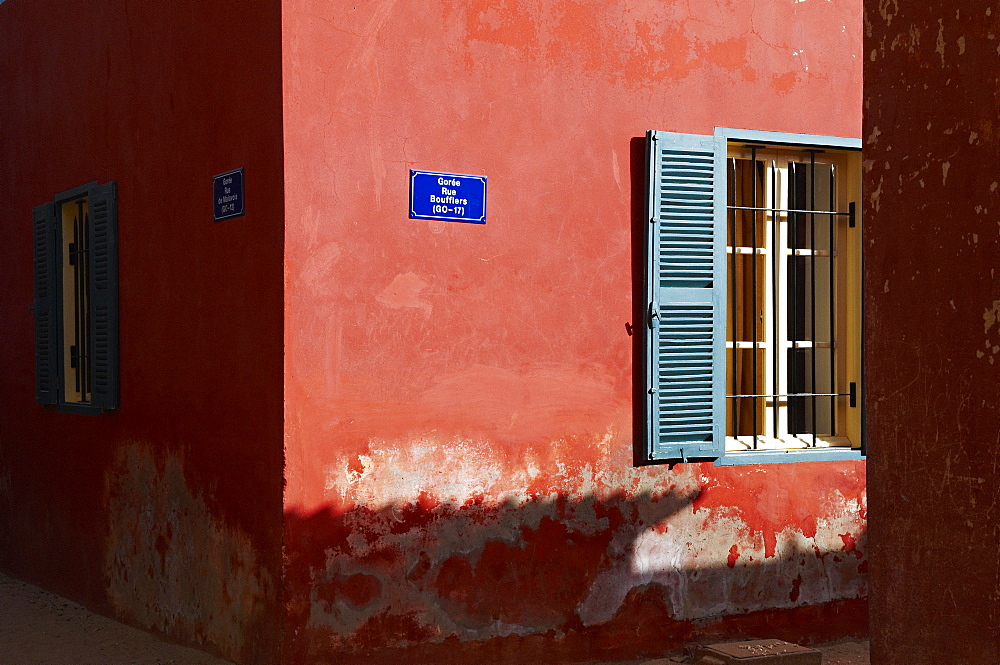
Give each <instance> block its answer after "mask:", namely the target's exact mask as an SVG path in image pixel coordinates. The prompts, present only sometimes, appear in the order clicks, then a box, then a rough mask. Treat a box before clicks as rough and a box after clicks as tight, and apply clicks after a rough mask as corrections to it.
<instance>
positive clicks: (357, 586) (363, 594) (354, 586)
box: [315, 573, 382, 607]
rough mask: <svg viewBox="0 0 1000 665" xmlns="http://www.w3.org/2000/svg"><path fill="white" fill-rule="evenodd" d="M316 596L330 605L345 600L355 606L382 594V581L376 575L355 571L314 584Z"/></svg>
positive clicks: (368, 601)
mask: <svg viewBox="0 0 1000 665" xmlns="http://www.w3.org/2000/svg"><path fill="white" fill-rule="evenodd" d="M315 588H316V595H317V597H318V598H319V599H320V600H322V601H324V602H326V603H329V604H330V605H332V604H334V603H335V602H337V601H338V600H346V601H347V602H348V603H350V604H351V605H354V606H355V607H360V606H362V605H367V604H368V603H370V602H372V601H373V600H375V599H376V598H378V597H379V596H380V595H381V594H382V583H381V582H380V581H379V579H378V578H377V577H374V576H372V575H364V574H362V573H357V574H355V575H351V576H350V577H339V578H337V579H335V580H333V581H331V582H322V583H319V584H316V587H315Z"/></svg>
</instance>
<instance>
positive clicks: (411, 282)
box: [375, 272, 433, 319]
mask: <svg viewBox="0 0 1000 665" xmlns="http://www.w3.org/2000/svg"><path fill="white" fill-rule="evenodd" d="M428 286H429V285H428V284H427V282H425V281H424V280H423V279H422V278H421V277H420V276H419V275H417V274H415V273H412V272H407V273H402V274H399V275H396V277H395V278H394V279H393V280H392V282H391V283H390V284H389V285H388V286H387V287H385V288H384V289H382V291H381V293H379V294H378V295H377V296H375V300H377V301H378V302H380V303H382V304H383V305H388V306H389V307H392V308H393V309H402V308H405V307H412V308H414V309H421V310H423V312H424V318H425V319H426V318H430V315H431V311H432V309H433V308H432V305H431V303H430V301H428V300H424V299H423V298H422V297H421V294H422V293H423V292H424V290H425V289H426V288H427V287H428Z"/></svg>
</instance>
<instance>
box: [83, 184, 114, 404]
mask: <svg viewBox="0 0 1000 665" xmlns="http://www.w3.org/2000/svg"><path fill="white" fill-rule="evenodd" d="M89 201H90V256H89V261H90V264H89V266H88V267H89V279H90V325H91V336H90V349H89V355H90V358H91V372H92V374H91V396H90V402H91V404H92V405H93V406H96V407H98V408H100V409H103V410H108V409H114V408H117V407H118V190H117V186H116V184H115V183H113V182H109V183H105V184H103V185H96V184H95V185H93V186H92V187H91V189H90V191H89Z"/></svg>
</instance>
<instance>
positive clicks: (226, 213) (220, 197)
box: [213, 168, 244, 222]
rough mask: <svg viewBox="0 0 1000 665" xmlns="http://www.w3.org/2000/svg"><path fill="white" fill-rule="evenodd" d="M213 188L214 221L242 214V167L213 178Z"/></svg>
mask: <svg viewBox="0 0 1000 665" xmlns="http://www.w3.org/2000/svg"><path fill="white" fill-rule="evenodd" d="M213 182H214V185H215V186H214V190H215V200H214V202H215V221H217V222H221V221H222V220H224V219H230V218H231V217H242V216H243V203H244V200H243V169H241V168H240V169H236V170H235V171H230V172H229V173H223V174H221V175H217V176H215V178H213Z"/></svg>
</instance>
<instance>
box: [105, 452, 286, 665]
mask: <svg viewBox="0 0 1000 665" xmlns="http://www.w3.org/2000/svg"><path fill="white" fill-rule="evenodd" d="M149 450H150V447H149V446H148V445H143V444H140V443H135V444H132V445H129V446H126V447H124V448H122V449H121V450H120V452H119V453H118V455H117V459H116V461H115V464H114V466H113V468H112V470H111V471H109V473H108V475H107V480H106V493H107V502H108V507H109V511H108V514H109V517H110V521H109V523H108V544H107V550H106V552H107V554H106V558H105V562H104V572H105V575H106V577H107V583H108V598H109V599H110V601H111V604H112V605H113V606H114V608H115V610H116V611H117V612H118V613H119V615H120V616H123V617H126V618H127V619H128V620H130V621H132V622H134V623H136V624H138V625H140V626H142V627H144V628H149V629H154V630H157V631H160V632H161V633H164V634H168V635H172V636H174V637H175V639H185V640H188V641H190V642H193V643H198V644H201V645H205V646H211V647H212V648H214V649H221V650H222V651H223V652H224V653H225V654H227V656H228V657H229V658H231V659H239V658H241V657H242V654H243V651H244V648H245V647H246V645H247V640H248V637H250V635H249V632H250V631H248V627H249V626H254V625H255V624H258V623H260V622H262V621H264V616H265V613H266V611H267V603H268V602H269V599H270V598H273V596H274V593H275V585H274V580H272V579H271V577H270V575H269V574H268V573H267V571H266V569H264V568H262V567H261V566H260V565H259V562H258V557H257V554H256V551H255V550H254V547H253V545H252V544H251V543H250V541H249V539H248V538H247V536H246V535H245V534H242V533H240V532H239V531H237V530H235V529H233V528H231V527H228V526H226V525H225V524H224V523H223V522H222V521H221V520H220V519H219V518H218V517H217V516H215V515H213V514H212V513H211V512H210V511H209V509H208V506H207V505H206V503H205V499H204V498H203V497H202V496H201V495H200V494H195V493H192V492H191V490H190V489H189V487H188V483H187V479H186V478H185V474H184V464H183V462H182V460H181V459H179V458H177V457H170V458H168V459H166V460H165V461H163V462H162V463H158V462H157V461H156V460H155V459H154V457H153V455H152V454H151V453H150V452H149Z"/></svg>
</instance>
